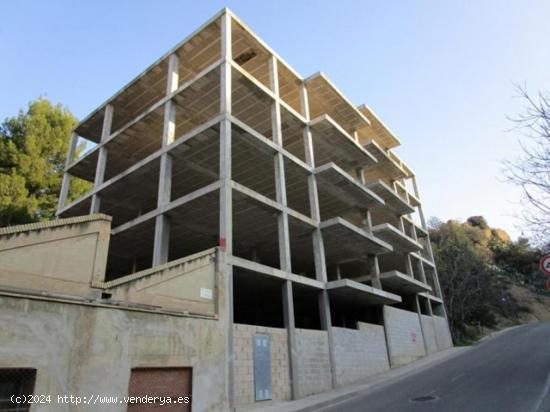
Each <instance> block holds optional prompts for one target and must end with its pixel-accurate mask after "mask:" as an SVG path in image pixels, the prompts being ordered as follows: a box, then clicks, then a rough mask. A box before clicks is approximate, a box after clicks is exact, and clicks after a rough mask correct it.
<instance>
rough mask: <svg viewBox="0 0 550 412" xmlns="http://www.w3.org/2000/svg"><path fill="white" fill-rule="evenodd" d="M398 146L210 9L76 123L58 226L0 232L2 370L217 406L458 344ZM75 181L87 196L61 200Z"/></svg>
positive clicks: (337, 379) (325, 384) (52, 384)
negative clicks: (10, 327)
mask: <svg viewBox="0 0 550 412" xmlns="http://www.w3.org/2000/svg"><path fill="white" fill-rule="evenodd" d="M83 142H86V148H87V149H88V150H86V151H85V152H84V153H82V154H80V153H78V152H79V150H78V148H79V147H81V146H82V143H83ZM399 144H400V142H399V140H398V139H397V138H396V137H395V135H394V134H393V133H392V132H391V131H390V130H389V129H388V127H387V126H386V125H385V124H384V123H383V122H382V121H381V120H380V119H379V118H378V117H377V116H376V115H375V113H374V112H373V111H372V110H371V109H370V108H369V107H368V106H366V105H361V106H358V107H356V106H354V105H353V104H352V103H351V102H350V101H349V100H348V99H347V98H346V97H345V96H344V95H343V94H342V93H341V92H340V91H339V90H338V89H337V88H336V87H335V86H334V85H333V84H332V83H331V82H330V80H328V78H327V77H326V76H325V75H324V74H322V73H317V74H315V75H313V76H310V77H308V78H303V77H301V76H300V75H299V74H298V73H296V72H295V71H294V70H293V69H292V68H291V67H290V66H289V65H288V64H287V63H285V62H284V60H282V59H281V58H280V57H279V56H278V55H277V54H276V53H275V52H274V51H273V50H271V48H269V46H267V45H266V44H265V43H263V42H262V41H261V40H260V39H259V38H258V37H257V36H256V35H255V34H254V33H253V32H252V31H251V30H250V29H249V28H248V27H247V26H246V25H245V24H244V23H243V22H242V21H241V20H240V19H239V18H238V17H236V16H235V15H234V14H233V13H232V12H231V11H229V10H227V9H224V10H222V11H221V12H220V13H218V14H217V15H216V16H214V17H213V18H212V19H210V20H209V21H208V22H206V23H205V24H204V25H203V26H202V27H201V28H199V29H198V30H197V31H195V32H194V33H193V34H191V35H190V36H189V37H188V38H186V39H185V40H184V41H182V42H181V43H180V44H178V45H177V46H176V47H175V48H173V49H172V50H171V51H169V52H168V53H167V54H165V55H164V56H163V57H161V58H160V59H159V60H157V61H156V62H155V63H154V64H153V65H151V66H150V67H149V68H148V69H147V70H145V71H144V72H143V73H142V74H140V75H139V76H138V77H137V78H135V79H134V80H133V81H132V82H130V83H129V84H128V85H126V86H125V87H124V88H122V89H121V90H120V91H119V92H118V93H117V94H115V95H114V96H113V97H111V98H110V99H108V100H107V101H106V102H105V103H104V104H102V105H101V106H100V107H99V108H98V109H96V110H95V111H94V112H93V113H91V114H90V115H89V116H88V117H86V118H85V119H84V120H83V121H82V122H80V123H79V125H78V126H77V127H76V129H75V131H74V134H73V137H72V141H71V145H70V150H69V155H68V159H67V165H66V169H65V174H64V179H63V185H62V190H61V196H60V203H59V208H58V217H59V218H60V219H59V220H57V221H54V222H48V223H44V224H37V225H30V226H23V227H14V228H7V229H3V230H1V231H0V274H2V276H0V291H1V292H0V293H1V296H0V303H1V306H2V311H1V313H2V315H0V320H2V321H3V322H11V320H10V319H12V318H13V319H17V320H18V322H20V323H21V325H23V326H24V328H23V330H22V331H20V332H19V333H16V334H7V332H5V330H6V329H5V328H2V331H3V332H0V334H1V335H0V340H3V341H5V342H7V345H4V348H3V349H2V348H0V351H2V352H3V353H2V355H3V359H5V361H4V364H0V368H4V370H5V371H11V372H10V373H15V372H17V371H18V370H21V371H23V370H26V371H31V372H28V373H31V374H32V370H34V371H35V372H34V373H35V379H34V391H35V392H36V391H53V392H79V393H80V392H83V391H84V389H86V391H88V392H97V393H102V394H113V395H117V396H124V395H128V394H129V393H131V394H138V395H139V394H147V393H146V391H147V390H149V391H153V389H151V386H150V382H152V381H153V380H156V381H157V382H164V381H166V382H168V381H171V380H172V381H177V382H183V383H182V384H181V386H178V387H179V388H180V389H181V390H180V391H179V392H178V393H177V395H181V394H190V395H192V399H193V403H192V404H193V409H194V410H225V409H231V408H234V407H239V406H243V405H249V404H253V403H255V402H261V401H278V400H289V399H298V398H302V397H305V396H308V395H311V394H314V393H319V392H322V391H326V390H329V389H331V388H334V387H337V386H341V385H345V384H349V383H352V382H357V381H359V380H361V379H364V378H366V377H368V376H370V375H372V374H375V373H379V372H382V371H384V370H387V369H389V368H390V367H394V366H399V365H403V364H405V363H408V362H411V361H413V360H416V359H418V358H420V357H422V356H425V355H427V354H430V353H433V352H436V351H438V350H442V349H445V348H448V347H450V346H452V340H451V337H450V332H449V328H448V324H447V320H446V314H445V309H444V305H443V300H442V295H441V289H440V287H439V281H438V277H437V270H436V267H435V264H434V261H433V255H432V250H431V245H430V240H429V234H428V231H427V228H426V222H425V219H424V215H423V211H422V204H421V201H420V197H419V193H418V189H417V183H416V176H415V175H414V173H413V171H412V170H411V169H410V168H409V167H408V166H406V165H405V164H404V163H403V162H402V161H401V159H400V158H399V157H398V156H397V155H396V154H395V153H394V152H393V150H392V149H394V148H395V147H397V146H398V145H399ZM76 179H82V180H86V181H88V182H91V183H92V185H93V187H92V189H91V190H90V191H89V192H88V193H86V194H85V195H83V196H82V197H81V198H79V199H73V200H71V201H69V200H68V194H69V193H70V187H71V183H72V182H74V181H75V180H76ZM82 251H86V253H83V252H82ZM24 256H27V257H28V259H26V258H23V257H24ZM4 275H5V276H4ZM60 318H62V319H64V321H63V322H62V323H61V324H59V319H60ZM37 319H40V324H41V325H43V326H41V328H39V329H35V328H34V327H33V326H30V325H32V324H33V322H38V320H37ZM83 325H84V327H83ZM47 330H61V331H63V334H62V335H61V336H63V337H64V339H61V341H63V344H61V342H60V341H59V336H58V335H56V334H54V336H51V337H48V335H47ZM39 331H40V332H44V333H46V336H40V337H37V336H36V333H38V332H39ZM52 339H53V340H52ZM56 339H57V340H56ZM37 340H38V342H40V341H42V342H41V343H39V344H38V343H37V344H35V346H32V345H31V346H28V347H27V346H25V345H24V344H23V343H24V342H28V341H34V342H36V341H37ZM60 345H61V346H60ZM63 345H64V346H63ZM41 346H42V347H47V348H50V349H49V350H51V353H50V355H51V356H46V354H45V353H43V352H41V350H40V347H41ZM56 347H57V348H58V349H59V350H62V348H65V350H64V352H63V354H61V353H57V352H56ZM25 348H26V349H25ZM24 349H25V350H26V352H24V353H23V352H22V351H24ZM23 355H25V356H23ZM23 359H25V361H24V362H23ZM56 359H57V360H58V361H59V362H61V364H62V365H65V366H66V368H65V369H66V372H65V375H66V376H65V375H62V376H61V377H60V376H59V375H58V374H57V375H56V370H55V369H56V366H55V365H52V362H53V361H54V360H56ZM0 362H2V361H0ZM76 363H78V366H77V365H76ZM59 367H61V366H60V365H58V366H57V368H59ZM0 370H1V369H0ZM6 373H7V372H6ZM67 374H68V375H67ZM54 376H57V377H56V378H54ZM167 386H170V385H167ZM139 388H141V389H139ZM213 388H215V389H213ZM155 390H156V391H157V392H155V393H165V392H163V391H165V390H166V389H163V388H156V389H155ZM173 395H174V394H171V396H173ZM125 407H126V406H120V410H125ZM182 407H183V406H182ZM185 407H187V406H185ZM56 410H59V409H56ZM135 410H138V409H135ZM174 410H179V409H174Z"/></svg>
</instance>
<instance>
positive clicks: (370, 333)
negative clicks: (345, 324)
mask: <svg viewBox="0 0 550 412" xmlns="http://www.w3.org/2000/svg"><path fill="white" fill-rule="evenodd" d="M332 333H333V338H334V363H335V370H336V383H337V384H338V385H346V384H349V383H352V382H356V381H358V380H360V379H363V378H366V377H368V376H370V375H374V374H376V373H379V372H382V371H385V370H388V369H389V367H390V366H389V361H388V352H387V350H386V338H385V336H384V327H383V326H380V325H372V324H368V323H362V322H359V330H354V329H345V328H332Z"/></svg>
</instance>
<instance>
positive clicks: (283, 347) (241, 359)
mask: <svg viewBox="0 0 550 412" xmlns="http://www.w3.org/2000/svg"><path fill="white" fill-rule="evenodd" d="M254 335H269V336H270V343H271V386H272V397H273V400H289V399H290V396H291V392H290V369H289V362H288V342H287V333H286V330H285V329H277V328H267V327H264V326H253V325H241V324H235V325H234V326H233V342H234V352H235V369H234V373H235V403H236V404H237V405H247V404H251V403H254V402H255V401H254V365H253V350H254V348H253V341H252V340H253V336H254Z"/></svg>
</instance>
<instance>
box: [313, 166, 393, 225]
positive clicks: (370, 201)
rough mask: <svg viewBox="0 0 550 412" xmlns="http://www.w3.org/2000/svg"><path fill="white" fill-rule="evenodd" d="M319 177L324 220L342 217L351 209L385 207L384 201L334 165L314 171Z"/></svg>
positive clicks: (318, 185) (318, 184)
mask: <svg viewBox="0 0 550 412" xmlns="http://www.w3.org/2000/svg"><path fill="white" fill-rule="evenodd" d="M313 174H314V175H315V176H316V177H317V189H318V192H319V203H320V206H321V213H322V215H323V218H325V219H328V218H332V217H336V216H339V215H341V214H342V213H343V212H345V211H346V210H348V209H349V208H359V209H364V208H373V207H380V206H383V205H384V200H382V198H381V197H380V196H378V195H377V194H375V193H374V192H372V191H371V190H370V189H368V188H367V187H365V186H364V185H362V184H361V183H359V182H358V181H357V180H355V179H354V178H353V177H351V176H350V175H349V174H347V173H346V172H345V171H344V170H342V169H341V168H340V167H338V166H337V165H335V164H334V163H328V164H325V165H323V166H320V167H318V168H316V169H314V170H313Z"/></svg>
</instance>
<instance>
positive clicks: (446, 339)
mask: <svg viewBox="0 0 550 412" xmlns="http://www.w3.org/2000/svg"><path fill="white" fill-rule="evenodd" d="M433 320H434V329H435V336H436V339H437V346H438V348H439V350H443V349H447V348H451V347H452V346H453V340H452V338H451V333H450V331H449V326H448V325H447V319H445V318H444V317H442V316H434V317H433Z"/></svg>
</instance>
